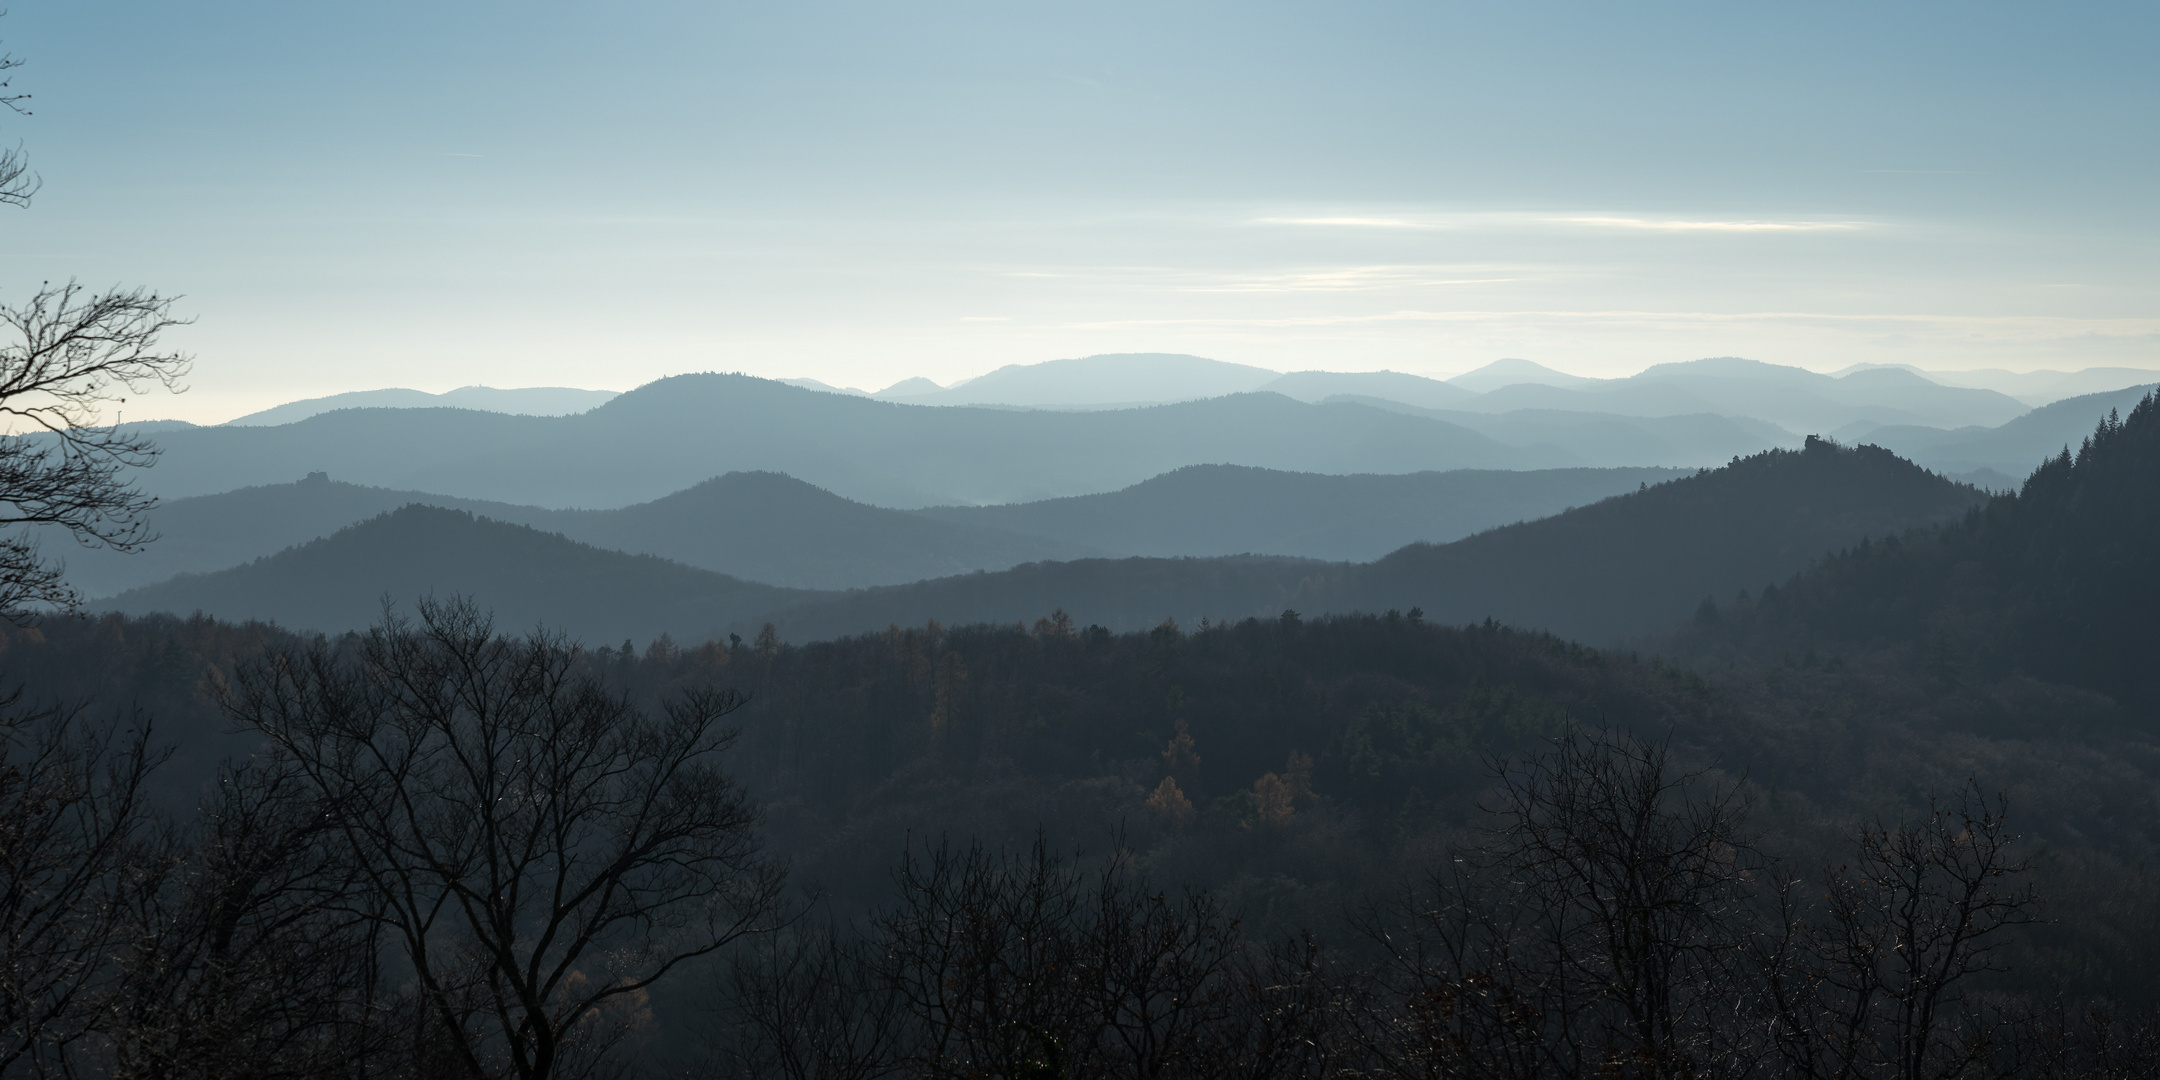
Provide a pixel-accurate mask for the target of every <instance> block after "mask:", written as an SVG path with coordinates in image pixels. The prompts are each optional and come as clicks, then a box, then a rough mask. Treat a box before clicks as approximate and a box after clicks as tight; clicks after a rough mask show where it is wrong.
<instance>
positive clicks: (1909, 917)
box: [1773, 784, 2037, 1080]
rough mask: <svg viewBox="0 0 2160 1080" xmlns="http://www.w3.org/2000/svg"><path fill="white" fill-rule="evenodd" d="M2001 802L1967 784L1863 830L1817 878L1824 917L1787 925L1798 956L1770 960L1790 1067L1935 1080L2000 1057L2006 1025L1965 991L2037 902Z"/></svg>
mask: <svg viewBox="0 0 2160 1080" xmlns="http://www.w3.org/2000/svg"><path fill="white" fill-rule="evenodd" d="M2007 809H2008V808H2007V806H2006V804H2005V803H2004V802H2003V800H2001V799H1999V798H1998V799H1993V800H1991V799H1989V798H1988V797H1987V796H1985V795H1984V794H1982V793H1981V791H1980V789H1979V786H1978V785H1977V784H1967V786H1966V788H1965V790H1964V791H1963V792H1962V793H1961V794H1960V795H1959V797H1958V798H1957V800H1956V801H1954V802H1950V803H1943V802H1938V801H1933V800H1931V801H1930V803H1929V808H1928V813H1927V814H1926V815H1925V816H1924V817H1922V818H1920V819H1919V820H1918V821H1912V822H1905V823H1901V824H1899V825H1896V826H1888V825H1882V824H1875V825H1869V826H1866V827H1863V828H1862V829H1861V830H1860V831H1859V833H1858V835H1856V836H1855V837H1854V838H1853V848H1852V855H1851V860H1850V861H1849V862H1847V863H1845V864H1843V865H1840V866H1835V867H1831V868H1828V869H1827V870H1826V871H1825V872H1824V878H1825V883H1826V884H1825V893H1826V895H1825V896H1824V897H1823V899H1822V903H1821V906H1820V910H1819V912H1816V913H1814V915H1815V917H1814V918H1812V919H1805V918H1802V919H1795V920H1793V927H1794V934H1795V937H1796V939H1797V940H1796V942H1795V945H1796V946H1797V948H1796V949H1795V950H1794V951H1795V952H1797V953H1798V956H1799V962H1797V963H1791V964H1788V965H1782V966H1781V968H1773V972H1774V974H1775V976H1776V977H1775V978H1774V979H1773V986H1774V988H1775V990H1776V991H1777V995H1778V1003H1779V1006H1780V1008H1779V1014H1780V1020H1781V1024H1782V1028H1783V1033H1784V1036H1785V1037H1784V1038H1783V1039H1781V1040H1780V1042H1781V1046H1782V1048H1783V1050H1784V1051H1785V1054H1786V1057H1787V1059H1788V1063H1789V1064H1790V1065H1791V1067H1792V1068H1793V1071H1794V1072H1795V1073H1796V1074H1798V1075H1800V1076H1805V1077H1811V1078H1812V1077H1856V1078H1858V1077H1883V1078H1893V1077H1894V1078H1896V1080H1937V1078H1945V1077H1956V1076H1962V1075H1967V1074H1968V1073H1969V1072H1970V1071H1971V1070H1973V1069H1976V1068H1978V1067H1979V1066H1980V1065H1981V1063H1982V1062H1984V1061H1985V1060H1986V1059H1987V1058H1988V1057H1990V1056H1991V1055H1993V1054H1994V1053H1996V1052H1997V1050H1998V1049H1999V1048H1998V1047H1997V1046H1995V1045H1994V1043H1995V1042H1996V1041H1997V1035H1998V1034H2006V1033H2008V1032H2010V1031H2012V1030H2013V1026H2012V1025H2011V1024H2009V1023H2006V1022H2005V1018H2003V1017H1999V1016H1992V1015H1990V1014H1989V1013H1988V1011H1987V1010H1986V1009H1985V1008H1984V1006H1983V1005H1982V1004H1981V1003H1979V1002H1976V1001H1974V1000H1973V999H1972V998H1971V997H1970V996H1969V995H1968V994H1967V992H1966V991H1967V990H1968V989H1969V988H1970V984H1971V983H1972V981H1973V980H1974V978H1975V977H1976V976H1979V975H1982V974H1984V973H1986V972H1991V971H1996V970H2000V968H1999V966H1998V964H1997V954H1998V950H1999V949H2000V947H2001V946H2002V944H2003V939H2002V935H2001V931H2002V930H2004V929H2005V928H2007V927H2011V926H2015V925H2019V924H2022V923H2029V922H2032V921H2034V919H2035V909H2036V905H2037V898H2036V897H2035V895H2034V893H2033V890H2032V887H2031V886H2030V885H2028V884H2025V883H2024V882H2023V875H2024V873H2025V870H2026V866H2025V863H2024V862H2023V861H2022V860H2021V859H2020V858H2018V856H2017V853H2016V843H2017V837H2016V835H2015V834H2013V833H2011V832H2010V831H2009V828H2008V825H2007V821H2006V812H2007Z"/></svg>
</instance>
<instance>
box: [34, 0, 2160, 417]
mask: <svg viewBox="0 0 2160 1080" xmlns="http://www.w3.org/2000/svg"><path fill="white" fill-rule="evenodd" d="M2156 31H2160V5H2153V4H2150V3H2123V4H2075V3H2066V4H2055V5H2030V4H2020V5H2010V4H1992V3H1959V4H1925V3H1915V4H1899V5H1883V4H1879V3H1870V4H1843V3H1825V4H1809V5H1768V4H1744V5H1743V4H1730V3H1721V4H1655V3H1631V4H1625V5H1622V4H1609V3H1597V4H1593V3H1536V2H1528V3H1510V4H1452V3H1328V4H1320V3H1306V4H1275V3H1266V2H1254V0H1241V2H1238V3H1219V4H1217V3H1177V2H1166V0H1151V2H1148V3H1131V4H1126V3H1119V2H1096V3H1089V4H1047V3H1026V2H1014V0H1006V2H1002V3H980V4H968V3H941V2H935V0H926V2H918V3H909V4H895V3H882V4H834V3H819V2H814V0H812V2H791V3H786V4H772V3H758V4H748V3H741V4H737V3H715V2H710V0H706V2H672V0H671V2H637V0H622V2H617V3H613V4H606V5H597V4H581V5H570V4H563V3H556V2H551V0H531V2H517V3H511V2H498V0H489V2H464V0H430V2H428V3H417V2H409V0H383V2H378V3H375V4H371V5H324V4H294V3H290V2H284V3H269V2H243V0H191V2H188V3H177V2H101V0H34V2H32V3H26V4H20V5H16V6H15V7H13V8H11V9H9V11H8V13H7V14H6V15H5V17H0V42H4V47H5V49H6V50H7V51H9V52H11V53H12V54H14V55H15V56H16V57H18V58H20V59H21V60H23V61H24V63H23V66H22V67H20V68H19V69H17V70H16V71H14V72H13V73H12V74H13V76H14V84H15V89H16V90H17V91H26V92H28V93H30V94H32V95H34V97H33V99H32V100H31V101H29V102H26V103H25V104H26V105H27V106H28V107H29V108H30V109H32V110H33V115H30V116H27V117H8V116H4V115H0V139H5V140H7V141H8V142H9V143H17V142H19V143H20V145H21V146H22V148H23V150H24V151H25V152H26V153H27V154H28V155H29V157H30V160H31V162H32V164H33V166H34V167H35V168H36V169H37V171H38V172H39V174H40V175H41V176H42V178H43V180H44V184H45V186H44V189H43V190H42V191H41V192H40V194H39V195H38V197H37V199H36V200H35V202H34V203H33V204H32V205H31V207H30V208H28V209H26V210H6V209H0V238H4V239H0V299H8V300H12V299H19V298H20V297H22V296H23V295H24V294H25V293H26V291H27V290H28V289H30V288H33V287H35V284H36V282H38V281H40V280H57V279H63V278H68V277H74V278H78V279H81V280H83V281H84V282H86V283H89V284H93V285H106V284H128V285H144V286H148V287H151V288H154V289H157V290H160V291H161V292H165V293H169V294H179V295H182V296H183V297H184V299H183V300H182V301H181V303H180V310H182V311H184V312H185V313H187V314H189V315H191V316H192V317H193V318H194V319H195V322H194V323H193V324H192V325H190V326H188V327H187V328H185V329H184V330H181V331H176V332H175V334H174V335H173V338H172V340H173V341H174V342H175V343H177V344H180V345H182V346H184V347H185V348H186V349H187V350H188V351H190V352H192V353H193V354H194V355H195V357H196V360H195V368H194V373H193V374H192V376H191V377H190V378H189V383H190V389H189V390H188V391H187V393H185V394H184V395H181V396H179V397H177V398H161V399H154V400H150V401H136V402H131V403H130V404H129V405H128V409H129V410H131V412H130V416H131V417H132V418H139V419H148V418H150V417H149V416H148V415H144V414H145V413H148V414H154V415H157V416H165V417H174V418H180V419H188V420H193V421H196V422H199V423H209V422H217V421H221V420H224V419H227V418H230V417H233V416H237V415H240V414H242V413H246V412H249V411H253V410H254V409H257V408H262V407H265V406H268V405H272V404H276V403H279V402H283V401H289V400H293V399H297V398H305V397H313V396H320V395H323V394H329V393H336V392H340V391H345V390H359V389H374V388H380V387H387V386H406V387H413V388H417V389H423V390H432V391H442V390H448V389H451V388H454V387H457V386H463V385H469V384H485V385H492V386H545V385H557V386H580V387H590V388H605V389H617V390H622V389H629V388H631V387H634V386H636V385H639V384H641V383H644V382H647V381H650V380H652V379H654V378H658V377H661V376H664V375H668V374H674V373H679V372H685V371H707V370H713V371H745V372H749V373H752V374H758V375H768V376H774V377H810V378H816V379H820V380H823V381H826V382H829V383H834V384H837V385H850V386H857V387H862V388H864V389H877V388H879V387H882V386H885V385H888V384H890V383H892V382H896V381H898V380H900V379H902V378H905V377H908V376H915V375H921V376H927V377H929V378H931V379H934V380H937V381H939V382H941V383H944V382H951V381H953V380H956V379H960V378H964V377H968V376H972V375H976V374H980V373H982V372H984V371H987V370H990V369H992V368H995V367H998V366H1001V365H1004V364H1009V363H1034V362H1039V361H1044V360H1051V359H1057V358H1061V357H1069V356H1082V355H1087V354H1091V353H1101V352H1182V353H1193V354H1198V355H1202V356H1209V357H1213V358H1216V359H1220V360H1228V361H1235V362H1239V363H1247V364H1255V365H1259V366H1262V367H1269V368H1275V369H1278V370H1302V369H1328V370H1345V371H1356V370H1373V369H1380V368H1386V369H1392V370H1397V371H1409V372H1415V373H1419V374H1428V375H1446V374H1451V373H1457V372H1462V371H1467V370H1470V369H1472V368H1475V367H1477V366H1479V365H1482V364H1484V363H1487V362H1489V361H1491V360H1494V359H1498V358H1501V357H1522V358H1526V359H1530V360H1534V361H1537V362H1539V363H1543V364H1546V365H1548V366H1551V367H1555V368H1559V369H1562V370H1566V371H1571V372H1574V373H1577V374H1585V375H1600V376H1613V375H1625V374H1630V373H1632V372H1634V371H1637V370H1640V369H1641V368H1643V367H1645V366H1648V365H1650V364H1654V363H1662V362H1667V361H1674V360H1687V359H1694V358H1698V357H1704V356H1726V355H1737V356H1746V357H1750V358H1753V359H1758V360H1765V361H1770V362H1775V363H1785V364H1795V365H1799V366H1802V367H1807V368H1810V369H1813V370H1818V371H1836V370H1840V369H1842V368H1845V367H1847V366H1850V365H1852V364H1856V363H1902V364H1911V365H1915V366H1918V367H1920V368H1923V369H1932V370H1959V369H1979V368H2005V369H2011V370H2031V369H2041V368H2053V369H2063V370H2076V369H2079V368H2083V367H2089V366H2130V367H2143V368H2160V263H2156V257H2155V254H2154V253H2155V252H2156V251H2160V243H2156V241H2160V199H2156V198H2155V196H2156V195H2160V168H2156V166H2160V115H2156V114H2160V65H2156V64H2153V63H2151V62H2150V57H2149V55H2148V50H2149V48H2150V44H2151V42H2152V41H2153V40H2154V39H2155V32H2156ZM133 410H142V411H141V412H135V411H133Z"/></svg>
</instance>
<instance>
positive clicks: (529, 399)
mask: <svg viewBox="0 0 2160 1080" xmlns="http://www.w3.org/2000/svg"><path fill="white" fill-rule="evenodd" d="M615 393H616V392H615V391H613V390H578V389H574V388H572V387H567V386H528V387H523V388H519V389H514V390H497V389H495V388H494V387H492V386H461V387H459V388H457V389H455V390H448V391H444V392H443V393H440V394H430V393H428V392H427V391H425V390H403V389H391V390H356V391H353V392H352V393H349V394H332V395H330V396H329V397H319V398H308V399H307V400H305V401H294V402H288V403H287V404H284V405H279V406H276V407H274V408H269V409H264V410H262V411H261V412H253V413H249V414H247V415H246V416H243V417H240V418H238V419H236V420H227V421H225V422H226V423H227V424H229V425H234V426H238V427H272V426H275V425H278V424H290V423H295V422H297V421H300V420H305V419H307V418H308V417H310V416H314V415H316V414H318V413H326V412H331V411H333V410H337V409H435V408H444V409H475V410H478V411H480V412H498V413H516V414H519V415H524V416H567V415H569V414H570V413H581V412H584V411H585V410H587V409H592V408H597V407H599V406H601V405H604V404H606V403H607V401H608V399H610V398H613V397H614V396H615Z"/></svg>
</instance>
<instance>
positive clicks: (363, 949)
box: [105, 761, 388, 1080]
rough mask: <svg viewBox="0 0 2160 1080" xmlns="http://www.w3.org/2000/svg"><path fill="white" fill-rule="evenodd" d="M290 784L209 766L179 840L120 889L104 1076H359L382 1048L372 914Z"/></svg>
mask: <svg viewBox="0 0 2160 1080" xmlns="http://www.w3.org/2000/svg"><path fill="white" fill-rule="evenodd" d="M323 809H324V808H323V806H322V805H321V802H320V795H319V793H317V792H316V791H315V790H314V789H313V787H312V785H309V784H308V783H307V781H306V778H305V777H304V776H301V775H300V774H298V772H297V771H295V770H293V769H291V768H289V767H285V766H284V765H283V763H280V762H276V761H244V762H241V763H239V764H237V765H232V764H229V765H227V766H225V767H223V768H222V769H221V770H220V771H219V774H218V776H217V779H216V783H215V784H214V786H213V787H212V788H211V792H210V795H209V797H208V799H207V801H206V803H205V805H204V806H203V807H202V811H201V813H200V815H199V817H198V819H197V820H196V821H195V822H194V823H193V827H192V835H184V836H182V837H176V840H177V842H176V843H175V844H173V845H172V846H171V848H170V856H169V857H168V858H165V859H163V860H158V861H156V862H151V861H149V860H145V862H144V864H143V865H142V866H141V867H140V869H139V870H138V872H137V874H136V875H135V877H134V880H133V883H132V885H131V888H130V891H131V893H132V896H133V904H132V906H133V908H134V920H133V930H132V932H131V934H130V940H129V941H127V942H126V944H125V947H124V948H122V949H121V950H119V964H118V967H119V971H118V973H117V976H116V984H115V986H114V987H113V988H112V990H111V991H110V995H109V996H110V999H111V1004H110V1006H109V1008H108V1009H107V1017H106V1020H105V1031H106V1034H107V1039H106V1049H105V1055H106V1059H107V1060H106V1065H105V1071H106V1073H107V1074H108V1075H110V1076H112V1077H115V1078H116V1080H127V1078H133V1077H143V1078H149V1077H157V1078H161V1080H176V1078H182V1077H199V1078H203V1080H210V1078H230V1080H283V1078H303V1077H335V1076H347V1075H361V1074H363V1073H364V1072H365V1069H364V1068H356V1066H357V1065H359V1064H360V1063H364V1062H368V1061H370V1060H375V1059H376V1057H375V1056H376V1055H378V1054H380V1053H381V1051H382V1049H383V1046H384V1044H385V1042H386V1030H385V1029H386V1026H387V1024H386V1021H387V1019H388V1017H387V1016H386V1015H384V1012H383V1009H382V1006H383V1005H384V1004H386V1003H387V1002H386V999H385V998H384V996H383V992H382V989H381V986H380V978H379V976H380V971H379V966H380V965H379V963H378V959H379V955H380V949H379V941H378V939H379V934H378V933H377V930H378V928H379V922H378V920H376V919H374V918H373V917H372V916H373V915H375V914H376V911H375V905H374V904H373V903H372V902H371V898H370V897H368V896H367V895H366V894H365V893H364V892H363V891H362V890H361V889H360V887H359V886H360V885H361V884H362V883H361V880H360V877H359V875H358V874H357V873H356V872H355V869H354V868H353V867H352V865H351V862H350V859H349V858H348V857H347V854H346V851H345V849H344V845H343V844H342V843H340V842H338V841H339V839H340V838H339V836H338V835H337V834H336V833H335V832H334V831H333V830H332V829H331V827H330V826H331V821H332V818H331V816H330V815H327V814H325V813H324V812H323Z"/></svg>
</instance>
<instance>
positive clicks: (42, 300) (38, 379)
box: [0, 281, 188, 616]
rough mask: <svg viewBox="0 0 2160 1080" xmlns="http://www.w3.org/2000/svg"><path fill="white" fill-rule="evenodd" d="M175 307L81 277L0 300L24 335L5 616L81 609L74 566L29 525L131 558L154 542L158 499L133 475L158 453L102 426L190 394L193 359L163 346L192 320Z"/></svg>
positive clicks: (3, 467)
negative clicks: (151, 399) (169, 333)
mask: <svg viewBox="0 0 2160 1080" xmlns="http://www.w3.org/2000/svg"><path fill="white" fill-rule="evenodd" d="M172 305H173V300H172V298H168V297H163V296H159V295H157V294H156V293H152V292H148V291H145V290H142V289H117V288H116V289H109V290H106V291H105V292H102V293H92V292H90V291H88V290H86V289H84V288H83V287H82V286H80V285H78V284H76V283H75V282H72V281H70V282H68V283H66V284H64V285H52V284H49V283H48V284H46V285H43V286H41V287H40V288H39V289H38V291H37V292H36V293H35V294H33V295H32V296H31V297H30V299H29V300H27V301H25V302H24V303H22V304H17V305H0V324H5V326H6V327H7V329H8V330H9V331H10V332H11V333H12V336H13V340H11V341H9V342H8V343H6V344H5V345H0V417H4V418H5V423H6V429H5V430H4V431H0V528H8V527H13V529H14V531H13V532H12V533H10V534H9V535H6V536H4V537H0V614H5V615H9V616H19V615H20V613H21V612H23V610H24V609H25V607H26V606H27V605H32V604H52V605H56V606H59V607H62V608H71V607H73V606H75V605H77V604H79V603H80V602H81V597H80V596H79V595H78V594H77V593H76V592H75V590H73V589H72V588H70V587H68V585H67V583H66V581H65V579H64V577H63V569H64V568H63V567H62V566H61V565H60V564H58V563H55V562H52V561H49V560H47V559H46V558H45V557H44V556H43V554H42V553H41V552H40V550H39V547H38V544H37V541H36V540H35V538H34V537H32V536H29V535H26V534H25V533H23V532H22V531H21V529H22V527H23V526H53V527H58V528H60V529H64V530H66V531H67V532H68V533H69V534H70V535H71V536H72V537H74V539H75V540H76V541H77V542H79V543H83V544H90V545H104V546H108V547H113V548H118V549H121V550H123V551H132V550H135V549H138V548H140V547H141V546H142V545H143V544H145V543H147V542H149V541H150V540H151V539H152V538H153V537H152V536H151V534H150V531H149V529H148V528H147V527H146V526H145V525H144V524H143V520H142V514H143V512H144V511H145V510H148V509H149V508H150V507H151V506H152V505H154V504H155V500H154V499H151V498H150V497H148V496H145V495H143V494H142V493H141V492H140V491H138V490H136V489H135V488H134V487H133V486H132V485H131V484H130V483H129V481H128V480H127V478H126V476H125V473H126V472H127V470H130V469H136V468H143V467H147V466H148V465H150V464H151V463H152V462H154V461H155V460H156V459H157V447H156V446H154V445H153V444H152V443H151V442H150V441H149V440H148V439H146V438H144V437H142V436H140V435H131V434H128V433H127V432H126V431H125V430H124V429H122V428H120V427H119V426H117V425H110V426H103V427H101V426H98V422H99V420H100V416H99V409H100V407H101V406H102V405H104V404H105V403H107V402H113V401H125V400H126V398H125V397H124V396H123V395H124V394H125V393H136V394H140V393H145V392H147V391H148V390H149V389H150V388H151V387H152V386H162V387H164V388H166V389H177V388H178V385H179V379H180V378H181V377H182V376H184V375H185V374H187V370H188V358H187V357H186V356H185V355H184V354H181V353H177V352H170V351H162V350H161V349H160V348H159V345H158V338H159V336H160V335H161V334H163V333H164V332H165V331H166V330H169V329H171V328H172V327H174V326H178V325H181V324H183V323H184V322H185V321H186V320H183V319H179V318H176V317H174V315H173V314H172Z"/></svg>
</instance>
